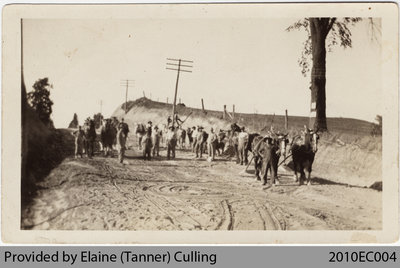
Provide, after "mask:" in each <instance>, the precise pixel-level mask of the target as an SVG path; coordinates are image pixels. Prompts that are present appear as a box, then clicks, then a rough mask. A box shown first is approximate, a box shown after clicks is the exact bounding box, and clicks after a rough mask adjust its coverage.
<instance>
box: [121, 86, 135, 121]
mask: <svg viewBox="0 0 400 268" xmlns="http://www.w3.org/2000/svg"><path fill="white" fill-rule="evenodd" d="M134 83H135V80H130V79H125V80H121V84H120V86H122V87H125V88H126V91H125V114H126V113H128V88H129V87H133V84H134Z"/></svg>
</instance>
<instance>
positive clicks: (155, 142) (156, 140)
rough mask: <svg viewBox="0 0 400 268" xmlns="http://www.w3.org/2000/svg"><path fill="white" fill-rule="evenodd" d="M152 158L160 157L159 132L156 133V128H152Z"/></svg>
mask: <svg viewBox="0 0 400 268" xmlns="http://www.w3.org/2000/svg"><path fill="white" fill-rule="evenodd" d="M152 139H153V157H154V156H160V139H161V136H160V132H159V131H158V127H157V126H155V127H154V131H153V136H152Z"/></svg>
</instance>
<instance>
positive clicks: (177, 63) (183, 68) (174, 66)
mask: <svg viewBox="0 0 400 268" xmlns="http://www.w3.org/2000/svg"><path fill="white" fill-rule="evenodd" d="M168 61H169V62H168ZM182 62H184V63H186V62H187V63H192V65H186V64H181V63H182ZM189 68H193V61H191V60H182V59H171V58H167V67H166V69H167V70H172V71H176V73H177V74H176V84H175V96H174V104H173V108H172V126H174V124H175V121H176V120H175V113H176V95H177V94H178V83H179V74H180V73H181V72H186V73H191V72H192V71H191V70H188V69H189ZM167 102H168V99H167Z"/></svg>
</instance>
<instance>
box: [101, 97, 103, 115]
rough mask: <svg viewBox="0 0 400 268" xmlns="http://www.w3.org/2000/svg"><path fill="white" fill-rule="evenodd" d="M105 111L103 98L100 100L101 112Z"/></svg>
mask: <svg viewBox="0 0 400 268" xmlns="http://www.w3.org/2000/svg"><path fill="white" fill-rule="evenodd" d="M102 112H103V100H100V114H102Z"/></svg>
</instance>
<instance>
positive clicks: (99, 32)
mask: <svg viewBox="0 0 400 268" xmlns="http://www.w3.org/2000/svg"><path fill="white" fill-rule="evenodd" d="M297 20H298V18H284V19H283V18H282V19H277V18H274V19H268V18H256V19H249V18H247V19H245V18H240V19H232V18H223V19H217V18H216V19H204V18H203V19H202V18H198V19H187V18H182V19H151V18H148V19H101V20H100V19H99V20H93V19H90V20H89V19H88V20H85V19H27V20H24V28H23V40H24V48H23V53H24V75H25V82H26V86H27V90H28V91H30V90H31V89H32V85H33V84H34V82H35V81H36V80H38V79H40V78H44V77H48V78H49V81H50V83H51V84H53V89H51V95H50V96H51V99H52V100H53V102H54V105H53V114H52V119H53V121H54V123H55V126H56V127H67V126H68V124H69V122H70V121H71V120H72V117H73V114H74V113H77V114H78V118H79V120H80V122H81V121H82V120H83V119H84V118H86V117H88V116H93V114H94V113H97V112H100V109H101V110H102V113H103V114H104V115H105V117H109V116H110V115H111V114H112V113H113V112H114V111H115V109H116V108H117V107H118V105H120V104H122V103H123V102H124V101H125V87H123V86H121V85H120V84H121V80H123V79H130V80H134V81H135V82H134V84H133V87H131V88H129V92H128V100H134V99H136V98H139V97H142V96H143V91H144V92H145V94H146V97H148V98H150V97H151V98H152V99H153V100H156V101H157V100H159V101H163V102H165V101H166V99H167V98H168V99H169V102H171V101H172V99H173V96H174V90H175V83H176V72H175V71H170V70H166V66H167V65H166V62H167V60H166V59H167V58H181V59H186V60H192V61H194V63H193V68H192V73H181V75H180V79H179V88H178V99H179V98H180V99H181V100H182V102H183V103H185V105H186V106H190V107H195V108H200V107H201V98H203V99H204V104H205V108H206V109H213V110H222V109H223V105H224V104H225V105H227V108H228V110H231V109H232V105H233V104H235V107H236V109H235V110H236V112H243V113H259V114H273V113H276V114H284V112H285V109H287V110H288V113H289V115H302V116H308V115H309V109H310V90H309V85H310V77H309V75H308V76H307V77H303V76H302V74H301V69H300V67H299V66H298V59H299V57H300V54H301V49H302V45H303V42H304V41H305V40H306V32H305V31H297V30H295V31H291V32H287V31H285V29H286V28H287V27H288V26H289V25H291V24H292V23H294V22H295V21H297ZM351 30H352V40H353V46H352V48H347V49H343V48H341V47H335V48H334V50H333V51H332V52H329V53H328V54H327V60H326V61H327V75H326V76H327V84H326V92H327V93H326V95H327V116H328V117H349V118H357V119H363V120H367V121H373V120H374V118H375V116H376V115H377V114H382V112H381V111H382V101H381V92H382V86H381V44H380V42H379V41H380V40H379V36H378V40H377V41H376V40H372V38H371V37H372V35H371V30H370V27H369V24H368V22H367V20H364V21H362V22H360V23H358V24H356V25H355V26H354V27H351ZM100 102H102V106H100Z"/></svg>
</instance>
